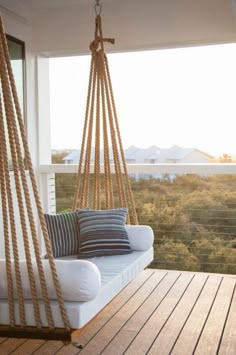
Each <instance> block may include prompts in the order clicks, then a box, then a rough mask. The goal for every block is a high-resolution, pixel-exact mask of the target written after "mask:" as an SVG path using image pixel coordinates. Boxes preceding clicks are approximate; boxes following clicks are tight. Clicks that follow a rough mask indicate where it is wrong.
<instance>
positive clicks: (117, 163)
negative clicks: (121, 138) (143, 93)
mask: <svg viewBox="0 0 236 355" xmlns="http://www.w3.org/2000/svg"><path fill="white" fill-rule="evenodd" d="M101 55H102V56H103V57H104V55H105V54H104V53H102V52H101ZM105 74H106V73H105V71H104V58H103V78H104V84H105V95H106V104H107V110H108V120H109V127H110V135H111V143H112V150H113V157H114V165H115V177H116V183H117V193H118V198H119V203H120V206H121V207H126V206H127V204H126V203H125V202H126V201H125V194H124V188H123V185H122V174H121V165H120V160H119V154H118V148H117V139H116V135H115V130H114V123H113V115H112V109H111V103H110V93H109V89H108V83H107V78H106V76H105Z"/></svg>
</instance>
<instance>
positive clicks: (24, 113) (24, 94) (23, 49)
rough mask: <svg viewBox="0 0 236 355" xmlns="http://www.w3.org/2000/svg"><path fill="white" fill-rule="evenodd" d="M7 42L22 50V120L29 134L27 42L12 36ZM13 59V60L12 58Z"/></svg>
mask: <svg viewBox="0 0 236 355" xmlns="http://www.w3.org/2000/svg"><path fill="white" fill-rule="evenodd" d="M6 38H7V41H8V40H9V41H11V42H14V43H16V44H19V45H20V46H21V48H22V81H23V82H22V90H23V107H21V113H22V118H23V121H24V125H25V130H26V132H27V95H26V92H27V91H26V51H25V42H24V41H22V40H20V39H18V38H16V37H13V36H12V35H9V34H6ZM10 59H11V58H10Z"/></svg>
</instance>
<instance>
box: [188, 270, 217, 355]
mask: <svg viewBox="0 0 236 355" xmlns="http://www.w3.org/2000/svg"><path fill="white" fill-rule="evenodd" d="M223 279H224V278H223V277H222V278H221V280H220V283H219V286H218V287H217V290H216V294H215V296H214V298H213V300H212V304H211V307H210V308H209V311H208V312H207V316H206V319H205V321H204V323H203V326H202V329H201V331H200V333H199V336H198V339H197V341H196V344H195V346H194V349H193V355H194V353H195V351H196V349H197V346H198V343H199V341H200V339H201V336H202V333H203V330H204V328H205V326H206V323H207V320H208V318H209V315H210V313H211V310H212V307H213V305H214V303H215V300H216V297H217V295H218V292H219V289H220V286H221V284H222V281H223Z"/></svg>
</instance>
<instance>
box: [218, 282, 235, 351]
mask: <svg viewBox="0 0 236 355" xmlns="http://www.w3.org/2000/svg"><path fill="white" fill-rule="evenodd" d="M235 291H236V282H235V284H234V290H233V293H232V296H231V299H230V304H229V308H228V311H227V314H226V317H225V322H224V326H223V329H222V332H221V336H220V339H219V343H218V347H217V350H216V354H217V355H218V354H219V351H220V346H221V342H222V339H223V336H224V332H225V327H226V324H227V321H228V317H229V313H230V309H231V306H232V302H233V299H234V295H235Z"/></svg>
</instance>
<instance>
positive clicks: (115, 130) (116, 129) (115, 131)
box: [97, 16, 138, 224]
mask: <svg viewBox="0 0 236 355" xmlns="http://www.w3.org/2000/svg"><path fill="white" fill-rule="evenodd" d="M97 24H98V32H99V33H100V39H101V48H102V50H101V52H102V53H103V58H104V69H105V75H104V78H105V85H106V82H107V83H108V91H107V92H109V93H110V96H109V106H108V110H109V111H110V101H111V111H112V113H113V115H112V116H113V117H114V121H115V127H113V125H112V124H111V135H113V134H114V135H115V136H117V137H118V145H119V149H120V153H121V158H122V163H123V169H124V173H125V184H126V188H127V191H128V197H129V200H130V204H131V211H132V215H133V219H134V224H138V218H137V213H136V207H135V202H134V198H133V193H132V189H131V185H130V180H129V177H128V171H127V165H126V160H125V155H124V150H123V146H122V141H121V136H120V130H119V124H118V119H117V111H116V106H115V100H114V95H113V88H112V83H111V77H110V72H109V67H108V61H107V56H106V54H105V52H104V45H103V40H102V39H103V34H102V24H101V17H100V16H97ZM117 155H118V149H117V147H116V145H115V150H114V158H115V156H117ZM117 158H118V156H117ZM118 160H119V158H118ZM119 174H120V170H119V172H118V175H119ZM120 178H121V177H120ZM120 193H121V195H122V194H123V193H124V192H123V191H120ZM125 196H126V194H125V195H124V196H120V199H122V197H123V198H124V200H125V204H126V203H127V202H126V197H125ZM128 219H129V215H128Z"/></svg>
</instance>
